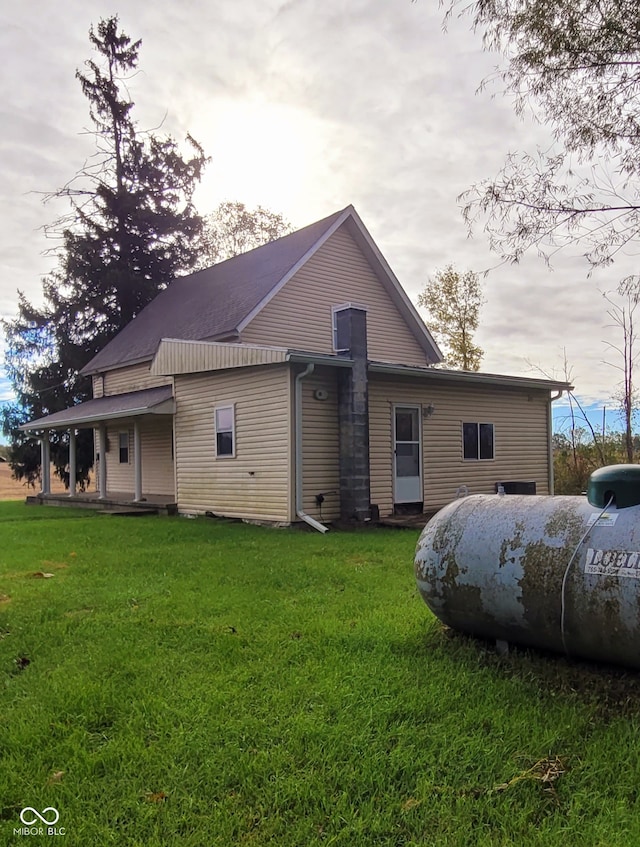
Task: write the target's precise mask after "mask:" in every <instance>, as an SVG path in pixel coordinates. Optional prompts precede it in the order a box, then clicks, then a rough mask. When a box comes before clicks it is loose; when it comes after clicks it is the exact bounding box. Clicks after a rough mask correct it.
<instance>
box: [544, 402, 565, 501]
mask: <svg viewBox="0 0 640 847" xmlns="http://www.w3.org/2000/svg"><path fill="white" fill-rule="evenodd" d="M563 394H564V391H558V393H557V394H555V395H550V396H549V415H548V418H547V432H548V433H549V435H548V451H549V454H548V458H547V464H548V468H549V494H551V495H553V494H554V493H555V491H554V478H553V412H552V408H551V407H552V405H553V403H554V401H555V400H559V399H560V398H561V397H562V395H563Z"/></svg>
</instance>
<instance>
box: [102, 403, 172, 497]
mask: <svg viewBox="0 0 640 847" xmlns="http://www.w3.org/2000/svg"><path fill="white" fill-rule="evenodd" d="M172 426H173V424H172V420H171V417H170V416H168V415H162V416H160V415H158V416H157V417H154V416H153V415H150V416H149V417H146V418H144V419H140V449H141V457H142V494H143V496H146V495H149V494H162V495H165V496H172V497H173V496H175V482H174V469H173V457H172V455H171V439H172ZM121 432H126V433H127V434H128V436H129V461H128V462H127V463H126V464H121V463H120V439H119V435H120V433H121ZM107 441H108V445H109V449H108V452H107V491H108V493H124V494H132V493H133V491H134V488H135V480H134V452H133V421H131V420H124V421H122V422H121V423H117V422H116V423H113V424H110V425H109V427H108V428H107ZM96 449H97V448H96Z"/></svg>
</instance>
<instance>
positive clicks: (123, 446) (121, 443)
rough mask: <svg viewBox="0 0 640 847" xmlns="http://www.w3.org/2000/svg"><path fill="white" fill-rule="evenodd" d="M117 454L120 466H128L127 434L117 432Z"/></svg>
mask: <svg viewBox="0 0 640 847" xmlns="http://www.w3.org/2000/svg"><path fill="white" fill-rule="evenodd" d="M118 452H119V454H120V464H121V465H128V464H129V433H128V432H119V433H118Z"/></svg>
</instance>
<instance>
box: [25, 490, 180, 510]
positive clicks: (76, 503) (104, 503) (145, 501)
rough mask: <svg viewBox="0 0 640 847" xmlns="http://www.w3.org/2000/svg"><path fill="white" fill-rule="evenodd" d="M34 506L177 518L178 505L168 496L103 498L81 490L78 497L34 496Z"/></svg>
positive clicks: (128, 493)
mask: <svg viewBox="0 0 640 847" xmlns="http://www.w3.org/2000/svg"><path fill="white" fill-rule="evenodd" d="M26 502H27V504H28V505H31V506H60V507H62V508H64V507H67V508H69V507H72V508H74V509H95V510H96V511H101V512H108V513H110V514H130V515H134V514H141V515H143V514H158V515H176V514H177V513H178V504H177V503H176V502H175V497H171V496H170V495H168V494H145V495H144V496H143V497H141V498H140V499H139V500H136V499H135V494H134V493H133V492H131V491H117V492H114V491H112V492H109V495H108V496H107V497H101V496H100V493H99V492H98V491H80V492H76V493H75V494H60V493H57V494H52V493H49V494H45V493H43V492H40V493H39V494H31V495H28V496H27V498H26Z"/></svg>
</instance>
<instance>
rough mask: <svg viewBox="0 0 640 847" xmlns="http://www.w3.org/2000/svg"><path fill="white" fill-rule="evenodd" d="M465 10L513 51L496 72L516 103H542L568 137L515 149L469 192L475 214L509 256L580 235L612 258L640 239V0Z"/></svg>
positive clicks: (508, 3)
mask: <svg viewBox="0 0 640 847" xmlns="http://www.w3.org/2000/svg"><path fill="white" fill-rule="evenodd" d="M458 13H459V14H463V15H464V14H466V15H469V16H470V17H471V20H472V24H473V27H474V29H475V30H476V31H478V32H480V33H481V35H482V39H483V43H484V46H485V47H486V48H487V49H489V50H493V51H497V52H499V53H501V54H502V55H503V56H504V59H505V62H506V67H505V68H504V69H503V70H502V71H499V72H498V73H497V74H496V77H497V79H499V80H500V81H501V84H502V85H503V87H504V90H505V92H506V93H507V94H509V95H511V96H512V97H513V99H514V105H515V108H516V111H517V112H518V113H519V114H523V113H524V112H525V111H527V110H530V111H531V112H533V114H534V115H535V117H536V118H537V119H538V120H539V121H540V122H542V123H544V124H546V125H548V126H549V127H550V128H551V131H552V134H553V137H554V141H555V144H556V145H557V149H555V150H554V151H553V152H551V153H541V152H538V153H537V154H536V155H532V154H530V153H520V154H513V155H510V156H509V157H507V159H506V162H505V165H504V166H503V168H502V169H501V170H500V172H499V173H498V174H497V176H496V177H495V178H493V179H486V180H483V181H482V182H480V183H478V184H476V185H474V186H472V187H471V188H470V189H469V190H468V191H467V192H465V193H464V194H463V195H462V197H461V199H462V202H463V204H464V216H465V218H466V220H467V222H468V224H469V225H470V226H474V225H475V224H477V223H478V222H479V221H480V220H484V221H486V229H487V231H488V234H489V238H490V243H491V246H492V248H493V249H494V250H496V251H497V252H498V253H499V254H500V255H501V257H502V258H503V259H504V260H506V261H518V260H519V259H520V258H521V256H522V255H523V253H524V252H526V251H527V250H529V249H532V248H533V249H535V250H537V251H538V252H539V253H540V254H541V255H542V256H544V258H545V259H546V260H547V261H549V260H550V259H551V258H552V257H553V255H554V253H555V252H556V251H557V250H559V249H562V248H563V247H565V246H567V245H569V244H572V245H576V244H581V245H584V246H585V255H586V258H587V260H588V261H589V263H590V264H591V265H592V266H597V265H607V264H610V263H611V262H613V261H614V260H615V258H616V256H617V254H618V253H619V251H620V250H622V249H623V248H624V247H625V246H626V245H628V244H629V243H630V242H635V241H637V240H638V238H639V237H640V140H639V139H640V109H639V108H638V107H639V105H640V102H639V98H640V15H638V6H637V2H636V0H601V2H598V3H593V2H592V0H476V2H472V3H466V2H465V0H454V2H453V3H451V5H450V6H449V9H448V13H447V16H450V15H452V14H458ZM494 80H495V78H494ZM490 81H491V80H485V81H484V83H483V85H487V84H488V83H489V82H490ZM636 282H637V278H636Z"/></svg>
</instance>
